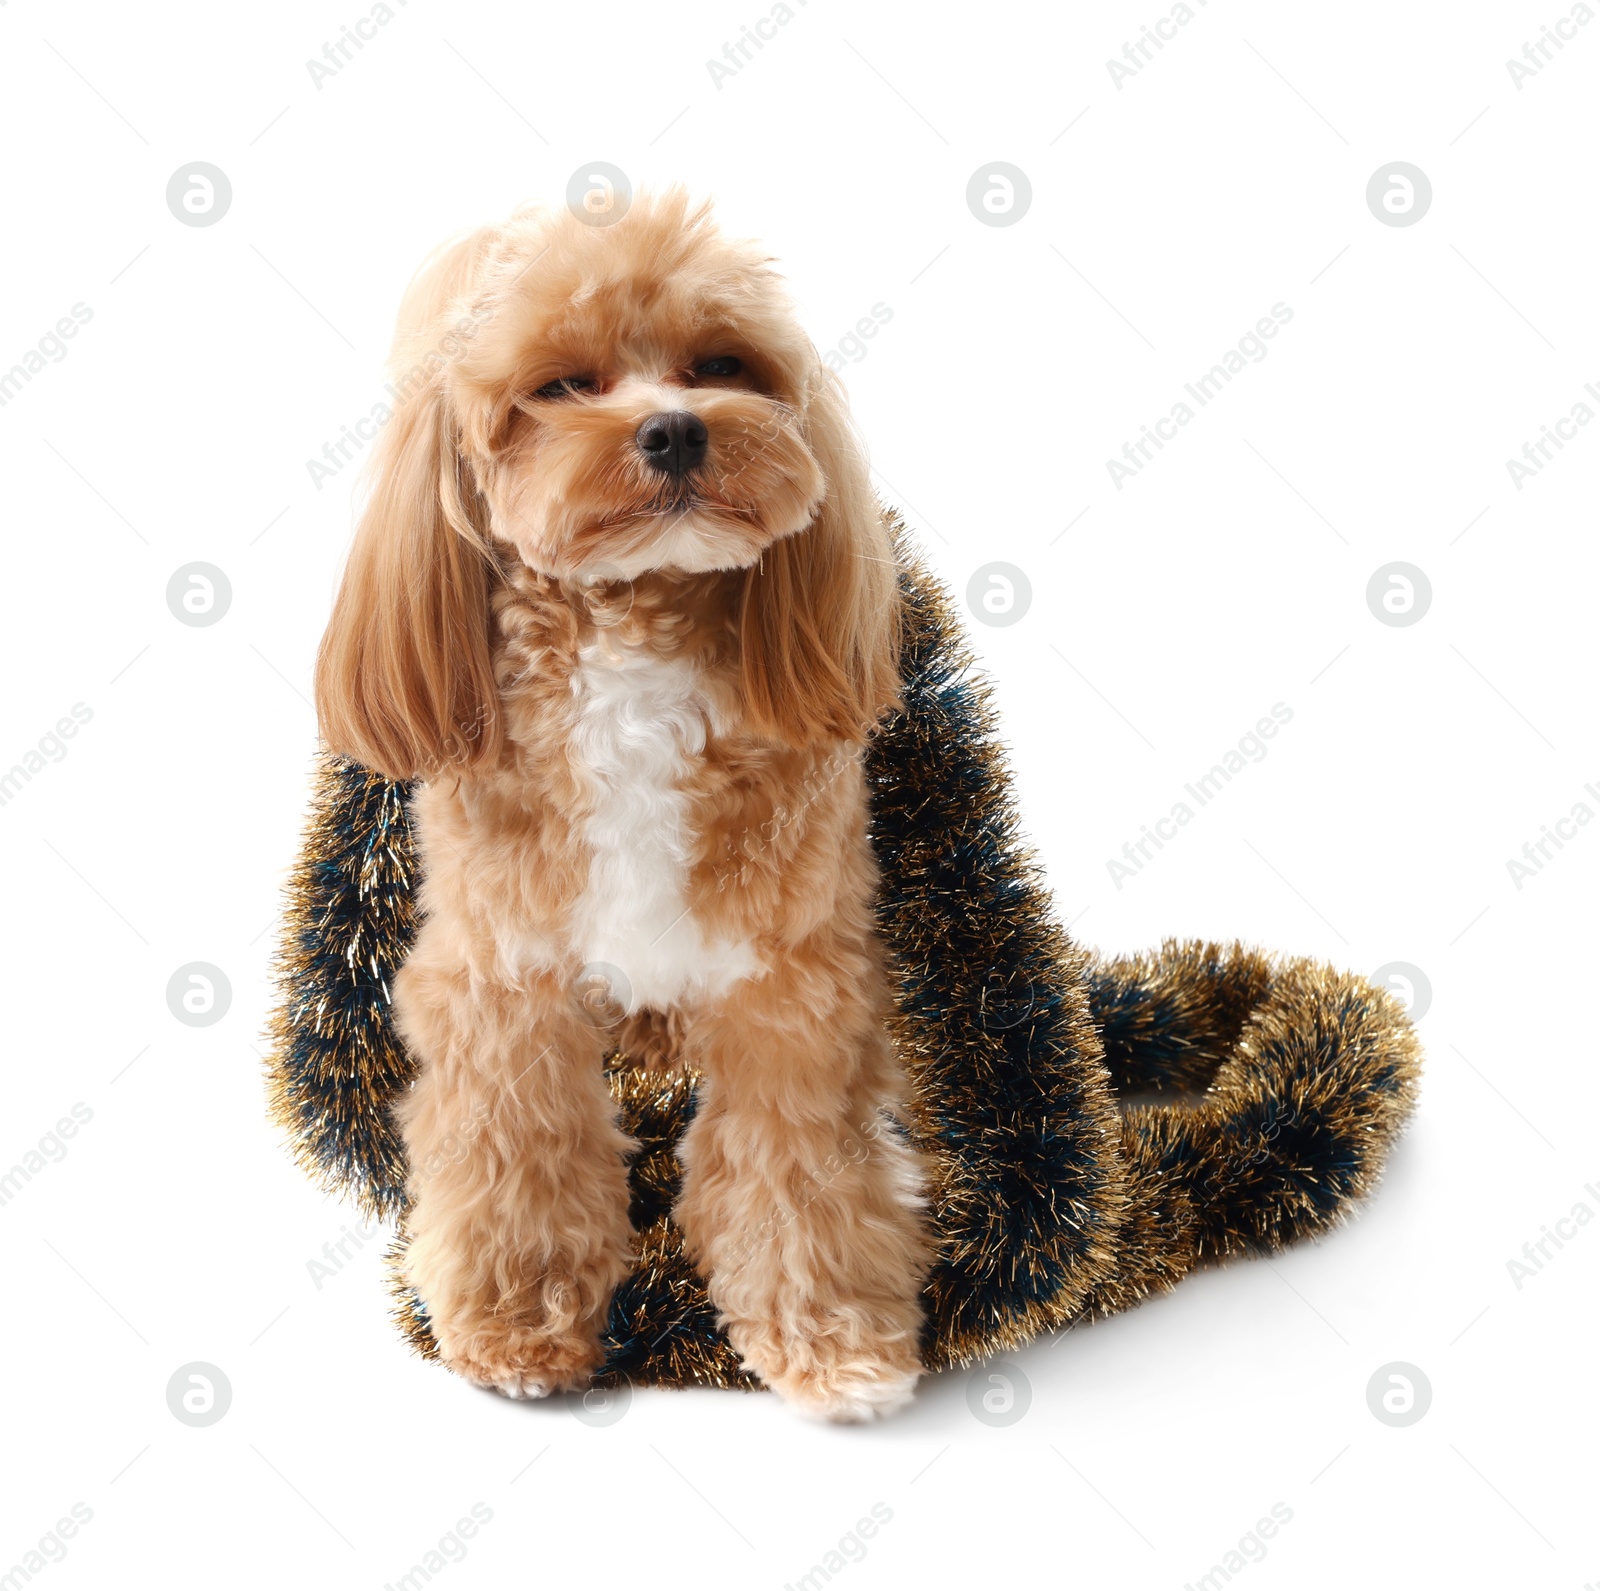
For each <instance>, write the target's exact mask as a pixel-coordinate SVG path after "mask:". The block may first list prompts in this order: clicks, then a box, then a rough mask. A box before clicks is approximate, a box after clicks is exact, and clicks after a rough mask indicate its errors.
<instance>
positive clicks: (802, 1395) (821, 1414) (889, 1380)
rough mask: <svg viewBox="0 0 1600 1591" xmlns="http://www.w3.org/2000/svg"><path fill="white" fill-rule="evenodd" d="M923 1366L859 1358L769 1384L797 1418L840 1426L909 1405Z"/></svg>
mask: <svg viewBox="0 0 1600 1591" xmlns="http://www.w3.org/2000/svg"><path fill="white" fill-rule="evenodd" d="M921 1374H922V1368H921V1366H920V1365H919V1366H918V1367H917V1368H915V1369H911V1370H908V1369H906V1368H904V1367H903V1366H901V1365H895V1364H885V1363H883V1362H882V1361H881V1360H870V1359H869V1360H861V1361H858V1362H856V1363H853V1364H849V1363H847V1364H834V1365H828V1366H826V1367H812V1368H810V1369H806V1370H800V1371H790V1372H789V1373H787V1374H785V1375H780V1376H778V1377H776V1378H775V1379H773V1380H770V1381H768V1382H767V1385H768V1386H770V1387H771V1388H772V1390H773V1391H774V1392H776V1393H777V1394H778V1396H779V1397H781V1398H782V1399H783V1401H784V1402H785V1403H787V1404H788V1405H789V1407H790V1408H791V1409H793V1410H794V1411H795V1413H796V1414H801V1415H804V1416H805V1417H806V1418H807V1419H809V1420H827V1421H830V1422H832V1423H834V1424H837V1425H860V1424H864V1423H866V1422H867V1421H868V1420H883V1419H887V1418H888V1417H889V1416H890V1415H891V1414H896V1413H898V1412H899V1411H900V1410H901V1409H903V1408H905V1406H906V1405H907V1404H908V1403H910V1402H911V1398H912V1394H913V1393H914V1392H915V1391H916V1386H917V1380H918V1378H919V1377H920V1376H921Z"/></svg>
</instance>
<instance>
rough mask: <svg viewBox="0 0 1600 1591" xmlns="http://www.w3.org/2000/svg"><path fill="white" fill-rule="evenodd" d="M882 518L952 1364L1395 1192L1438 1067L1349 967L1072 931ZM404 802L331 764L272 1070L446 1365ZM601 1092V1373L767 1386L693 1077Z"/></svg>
mask: <svg viewBox="0 0 1600 1591" xmlns="http://www.w3.org/2000/svg"><path fill="white" fill-rule="evenodd" d="M892 523H893V528H894V530H895V532H896V538H897V544H898V546H899V548H900V556H901V565H902V569H901V579H900V590H901V600H902V605H903V611H904V631H905V652H904V665H903V666H904V689H903V703H904V705H903V707H902V708H901V709H900V710H899V711H897V712H896V713H895V715H894V716H893V717H892V718H891V719H890V720H889V721H888V722H887V723H886V724H885V725H884V726H883V728H882V729H881V731H880V732H879V734H878V735H877V736H876V737H875V739H874V740H873V742H872V745H871V747H870V750H869V755H868V773H869V780H870V789H871V804H872V810H871V833H872V840H873V844H874V848H875V850H876V854H877V857H878V861H879V864H880V867H881V870H882V874H883V888H882V894H881V898H880V901H879V908H878V910H879V918H880V922H881V926H882V931H883V935H884V939H885V942H886V944H887V947H888V950H889V955H890V961H891V966H892V969H893V973H894V977H895V981H896V991H895V992H896V1002H895V1010H894V1014H893V1017H892V1021H891V1026H892V1031H893V1037H894V1040H895V1043H896V1045H897V1046H898V1048H899V1052H900V1055H901V1058H902V1061H903V1063H904V1065H905V1067H906V1071H907V1074H908V1076H909V1078H910V1081H911V1100H910V1110H909V1113H908V1123H907V1127H908V1130H909V1131H910V1132H911V1134H912V1136H913V1138H914V1139H915V1141H916V1142H917V1144H918V1145H919V1147H920V1148H921V1149H922V1150H923V1151H924V1153H925V1155H926V1157H927V1159H928V1162H929V1165H930V1167H931V1169H932V1184H931V1187H930V1189H929V1195H930V1205H929V1221H930V1225H931V1228H932V1231H933V1234H934V1238H935V1243H936V1258H935V1262H934V1265H933V1268H932V1271H931V1273H930V1275H929V1278H928V1281H927V1285H926V1291H925V1304H926V1310H927V1332H926V1339H925V1343H924V1357H925V1359H926V1361H927V1363H928V1365H929V1366H930V1367H933V1368H937V1367H941V1366H947V1365H951V1364H965V1363H970V1362H972V1361H974V1360H976V1359H979V1358H982V1357H984V1356H986V1355H989V1354H993V1353H996V1352H999V1351H1002V1350H1005V1349H1009V1348H1013V1347H1016V1346H1018V1345H1019V1344H1021V1343H1022V1342H1024V1341H1026V1340H1027V1339H1028V1338H1030V1337H1032V1336H1035V1335H1036V1334H1038V1333H1040V1332H1042V1331H1046V1330H1051V1329H1054V1328H1057V1327H1060V1326H1063V1325H1066V1324H1069V1323H1070V1322H1072V1321H1074V1320H1079V1319H1084V1318H1090V1317H1094V1316H1098V1315H1103V1314H1109V1313H1112V1312H1114V1311H1117V1310H1121V1309H1125V1308H1127V1307H1129V1306H1130V1305H1132V1304H1135V1303H1138V1302H1139V1301H1140V1300H1141V1299H1143V1298H1145V1297H1148V1296H1150V1295H1151V1294H1152V1293H1156V1292H1160V1291H1163V1290H1165V1289H1166V1288H1169V1287H1171V1286H1172V1285H1173V1284H1174V1283H1175V1282H1177V1281H1178V1280H1179V1279H1180V1278H1181V1277H1182V1276H1184V1275H1185V1274H1186V1273H1187V1272H1189V1271H1190V1270H1192V1269H1193V1268H1194V1267H1195V1266H1196V1265H1197V1264H1200V1263H1202V1262H1205V1261H1209V1260H1216V1259H1220V1258H1224V1257H1226V1256H1230V1255H1236V1254H1241V1255H1242V1254H1251V1253H1264V1252H1270V1251H1272V1250H1274V1249H1277V1248H1279V1247H1281V1246H1283V1245H1284V1244H1287V1243H1291V1242H1294V1241H1296V1240H1298V1239H1301V1238H1305V1237H1309V1236H1312V1235H1314V1234H1316V1233H1318V1232H1321V1231H1324V1230H1326V1229H1327V1228H1328V1227H1329V1226H1331V1225H1333V1224H1334V1223H1336V1222H1337V1221H1339V1220H1340V1219H1341V1218H1342V1217H1343V1216H1344V1215H1345V1214H1346V1213H1347V1212H1348V1211H1349V1209H1350V1207H1351V1206H1352V1204H1353V1203H1354V1202H1355V1201H1356V1200H1358V1199H1359V1198H1360V1197H1361V1196H1362V1195H1363V1194H1364V1193H1365V1192H1366V1191H1367V1190H1368V1189H1369V1188H1370V1186H1371V1185H1372V1183H1373V1181H1374V1180H1375V1178H1376V1176H1377V1174H1378V1171H1379V1169H1380V1168H1381V1165H1382V1162H1383V1159H1384V1157H1385V1154H1386V1153H1387V1151H1388V1148H1389V1146H1390V1144H1391V1143H1392V1142H1393V1140H1394V1138H1395V1137H1396V1135H1397V1134H1398V1133H1399V1131H1400V1130H1401V1128H1402V1127H1403V1125H1404V1123H1405V1121H1406V1119H1407V1117H1408V1116H1409V1114H1410V1111H1411V1109H1412V1106H1413V1104H1414V1102H1415V1098H1416V1091H1417V1083H1418V1076H1419V1070H1420V1061H1421V1056H1420V1049H1419V1046H1418V1044H1417V1041H1416V1037H1415V1034H1414V1033H1413V1031H1412V1029H1411V1026H1410V1024H1409V1022H1408V1021H1407V1019H1406V1017H1405V1015H1404V1013H1403V1012H1402V1011H1401V1010H1400V1008H1399V1006H1398V1005H1397V1004H1396V1002H1395V1001H1394V1000H1393V999H1392V998H1391V997H1390V996H1389V995H1388V994H1386V993H1384V992H1382V991H1380V990H1378V989H1376V988H1374V987H1373V986H1372V985H1371V984H1369V983H1368V982H1366V981H1365V980H1364V979H1362V978H1359V977H1354V976H1351V975H1348V974H1344V973H1340V972H1337V971H1335V970H1334V969H1332V968H1329V967H1325V966H1321V965H1318V964H1314V963H1312V962H1309V961H1306V960H1300V959H1291V958H1277V957H1269V956H1266V955H1263V954H1261V953H1259V952H1256V951H1252V950H1248V949H1246V948H1244V947H1242V946H1239V945H1217V944H1208V943H1201V942H1197V941H1196V942H1187V943H1176V942H1171V941H1169V942H1168V943H1166V944H1165V945H1163V946H1162V948H1161V949H1160V950H1158V951H1155V952H1152V953H1148V954H1143V955H1137V956H1131V957H1114V958H1105V959H1100V958H1096V957H1093V956H1091V955H1090V954H1088V953H1087V952H1085V951H1084V950H1082V949H1080V948H1078V947H1077V946H1075V945H1074V944H1072V942H1071V941H1070V940H1068V938H1067V937H1066V935H1065V933H1064V932H1063V931H1062V930H1061V928H1060V927H1058V926H1057V924H1056V922H1055V919H1054V916H1053V914H1052V910H1051V903H1050V898H1049V895H1048V893H1047V891H1046V890H1045V888H1044V886H1043V884H1042V882H1041V880H1040V877H1039V874H1038V870H1037V868H1036V866H1035V864H1034V862H1033V860H1032V858H1031V857H1030V855H1029V853H1028V851H1027V849H1026V847H1025V846H1024V844H1023V842H1022V840H1021V838H1020V836H1019V831H1018V822H1017V815H1016V812H1015V810H1014V808H1013V805H1012V801H1011V796H1010V790H1009V783H1008V776H1007V772H1006V768H1005V765H1004V761H1003V756H1002V752H1001V748H1000V743H999V739H998V732H997V723H996V718H995V711H994V706H993V702H992V699H991V696H990V692H989V688H988V686H987V685H986V683H985V682H984V681H983V680H982V679H981V678H980V677H979V676H978V675H977V674H976V673H975V672H974V670H973V668H972V665H971V658H970V655H969V653H968V652H967V650H966V647H965V644H964V642H963V640H962V637H961V633H960V627H959V622H958V620H957V618H956V615H955V610H954V607H953V605H952V603H951V601H950V599H949V597H948V595H947V594H946V593H945V591H944V590H943V589H942V588H941V587H940V586H939V584H938V583H937V582H936V581H935V580H934V579H933V578H932V577H931V576H930V575H929V574H928V573H927V571H926V570H925V569H923V568H922V567H921V566H920V565H919V564H918V563H917V562H916V560H915V559H914V558H913V557H912V556H911V555H910V554H909V552H908V550H907V547H906V540H905V536H904V533H903V530H902V528H901V527H900V525H899V522H898V521H897V520H895V521H892ZM408 796H409V789H408V787H406V786H404V785H400V784H395V783H392V782H391V781H389V780H386V779H383V778H380V777H379V776H378V775H376V774H374V773H371V772H370V771H368V770H367V769H365V768H362V767H360V766H358V765H357V764H355V763H352V762H349V761H347V760H344V759H340V758H333V757H324V758H323V759H322V761H321V764H320V766H319V770H318V774H317V780H316V790H315V795H314V798H313V803H312V810H311V816H310V820H309V823H308V826H307V830H306V835H305V839H304V842H303V845H302V849H301V854H300V857H299V860H298V862H297V864H296V866H295V869H294V871H293V874H292V877H291V880H290V885H289V891H288V908H287V913H286V920H285V925H284V931H283V935H282V939H281V943H280V949H279V956H278V965H277V984H278V1001H277V1006H276V1009H275V1011H274V1014H273V1018H272V1028H271V1044H272V1049H271V1056H270V1060H269V1083H270V1092H271V1101H272V1111H273V1115H274V1117H275V1119H276V1120H277V1122H278V1123H279V1124H280V1125H281V1126H282V1127H283V1128H284V1129H285V1130H286V1132H287V1134H288V1137H289V1140H290V1143H291V1145H292V1148H293V1152H294V1154H295V1156H296V1158H297V1159H298V1160H299V1161H300V1163H301V1164H302V1165H303V1166H304V1167H305V1168H306V1169H307V1170H308V1171H309V1172H310V1173H311V1174H312V1175H313V1176H315V1177H316V1178H317V1179H318V1180H319V1181H320V1182H321V1183H322V1184H323V1185H324V1186H325V1187H327V1188H328V1189H330V1190H331V1191H334V1192H337V1193H339V1194H341V1195H343V1196H346V1197H349V1198H352V1199H353V1200H354V1201H355V1202H356V1203H357V1204H358V1205H359V1206H360V1207H361V1208H362V1210H363V1211H364V1212H365V1213H367V1214H369V1215H371V1216H374V1217H377V1218H380V1219H384V1220H392V1221H395V1222H396V1223H397V1236H396V1239H395V1242H394V1244H393V1245H392V1246H391V1249H390V1254H389V1258H390V1262H391V1279H392V1290H393V1293H394V1298H395V1314H396V1319H397V1321H398V1323H399V1325H400V1327H401V1329H402V1330H403V1331H404V1332H405V1334H406V1335H407V1336H408V1337H409V1339H410V1340H411V1342H412V1343H413V1344H414V1345H415V1346H416V1348H417V1349H418V1350H419V1351H420V1352H422V1353H424V1354H426V1355H428V1356H429V1357H436V1356H437V1350H436V1348H435V1346H434V1343H433V1339H432V1336H431V1334H430V1332H429V1329H428V1322H427V1316H426V1312H425V1310H424V1308H423V1307H422V1305H421V1303H420V1302H419V1300H418V1299H417V1298H416V1297H415V1296H414V1295H413V1294H412V1293H411V1291H410V1289H409V1288H408V1287H407V1286H406V1284H405V1281H404V1279H403V1274H402V1270H401V1265H400V1261H401V1259H402V1257H403V1254H404V1245H405V1229H404V1216H405V1208H406V1193H405V1182H406V1165H405V1151H404V1146H403V1144H402V1143H401V1140H400V1137H399V1134H398V1132H397V1131H396V1128H395V1126H394V1123H393V1120H392V1116H391V1107H392V1105H393V1104H394V1102H395V1100H396V1099H397V1098H398V1096H399V1095H400V1094H401V1093H403V1092H404V1090H405V1089H406V1087H407V1085H408V1083H409V1082H410V1080H411V1077H412V1075H413V1063H412V1061H411V1059H410V1057H409V1056H408V1055H407V1054H406V1052H405V1048H404V1046H403V1045H402V1044H401V1042H400V1040H399V1037H398V1036H397V1034H396V1032H395V1030H394V1025H393V1021H392V1016H391V1010H390V991H391V989H392V987H393V980H394V975H395V973H396V971H397V970H398V969H399V967H400V965H401V964H402V962H403V961H404V959H405V956H406V953H407V951H408V949H409V947H410V944H411V941H412V937H413V935H414V933H415V928H416V901H415V891H416V875H417V867H418V859H417V853H416V848H415V843H414V839H413V835H412V830H411V824H410V819H409V814H408V806H407V801H408ZM607 1075H608V1077H609V1079H610V1084H611V1090H612V1094H613V1096H614V1097H615V1099H616V1101H617V1105H618V1109H619V1114H620V1118H621V1124H622V1126H623V1128H624V1129H625V1130H626V1131H627V1132H628V1133H629V1134H630V1135H631V1136H632V1137H633V1138H634V1139H635V1140H636V1141H637V1143H638V1149H637V1151H636V1153H635V1155H634V1158H633V1161H632V1165H631V1172H630V1175H631V1187H632V1218H633V1224H634V1228H635V1231H636V1232H637V1234H638V1242H637V1250H638V1257H637V1264H636V1266H635V1269H634V1271H633V1273H632V1275H631V1276H629V1277H628V1278H627V1279H626V1280H625V1281H624V1282H623V1283H622V1285H621V1286H620V1287H619V1288H618V1289H617V1292H616V1295H615V1297H614V1299H613V1302H612V1308H611V1316H610V1322H609V1328H608V1338H607V1347H608V1356H607V1360H606V1365H605V1371H604V1375H603V1377H602V1379H608V1380H612V1381H619V1380H625V1381H629V1382H634V1383H638V1384H653V1385H673V1386H681V1385H687V1384H701V1385H715V1386H749V1385H752V1384H753V1383H752V1381H751V1378H750V1377H749V1376H747V1375H746V1374H745V1373H744V1372H743V1371H742V1370H741V1369H740V1367H739V1364H738V1360H737V1358H736V1356H735V1355H734V1353H733V1350H732V1348H731V1347H730V1346H729V1343H728V1340H727V1338H726V1336H725V1335H724V1333H723V1332H722V1331H721V1330H720V1328H719V1327H718V1324H717V1320H716V1314H715V1311H714V1310H713V1308H712V1306H711V1303H710V1301H709V1299H708V1297H707V1294H706V1288H705V1283H704V1281H703V1279H702V1278H701V1277H700V1276H699V1275H697V1274H696V1272H695V1270H694V1268H693V1266H691V1265H690V1263H689V1261H688V1259H687V1258H686V1256H685V1254H684V1252H683V1243H682V1239H681V1236H680V1234H679V1233H678V1230H677V1228H676V1227H675V1226H674V1225H673V1222H672V1215H671V1210H672V1204H673V1199H674V1197H675V1195H676V1192H677V1189H678V1179H679V1167H678V1162H677V1158H676V1153H675V1148H676V1144H677V1142H678V1139H679V1137H680V1136H681V1134H682V1132H683V1129H684V1127H685V1125H686V1124H687V1122H688V1120H689V1117H690V1116H691V1114H692V1113H693V1110H694V1089H695V1079H694V1078H693V1076H692V1075H687V1074H684V1073H662V1072H659V1071H655V1070H644V1069H642V1068H638V1067H635V1066H632V1065H630V1064H629V1061H628V1058H627V1057H626V1056H624V1055H620V1054H618V1055H613V1056H612V1057H611V1058H610V1060H609V1061H608V1073H607ZM1163 1095H1165V1096H1167V1097H1166V1098H1165V1099H1164V1098H1162V1097H1161V1096H1163ZM1130 1096H1138V1099H1137V1101H1135V1100H1133V1099H1131V1098H1130Z"/></svg>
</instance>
